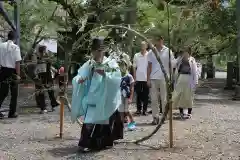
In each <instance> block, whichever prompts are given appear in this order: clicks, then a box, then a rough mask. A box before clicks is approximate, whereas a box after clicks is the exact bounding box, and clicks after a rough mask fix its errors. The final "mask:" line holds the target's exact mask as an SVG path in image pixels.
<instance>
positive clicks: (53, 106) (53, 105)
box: [52, 102, 60, 108]
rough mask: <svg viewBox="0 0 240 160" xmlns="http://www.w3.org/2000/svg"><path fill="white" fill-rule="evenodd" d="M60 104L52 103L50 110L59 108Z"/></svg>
mask: <svg viewBox="0 0 240 160" xmlns="http://www.w3.org/2000/svg"><path fill="white" fill-rule="evenodd" d="M59 105H60V104H59V103H58V102H56V103H53V104H52V108H55V107H57V106H59Z"/></svg>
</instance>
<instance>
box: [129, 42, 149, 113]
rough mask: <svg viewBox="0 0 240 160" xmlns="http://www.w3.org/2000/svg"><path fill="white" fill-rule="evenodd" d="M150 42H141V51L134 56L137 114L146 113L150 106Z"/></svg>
mask: <svg viewBox="0 0 240 160" xmlns="http://www.w3.org/2000/svg"><path fill="white" fill-rule="evenodd" d="M147 47H148V44H147V43H146V42H144V41H143V42H142V43H141V52H140V53H136V54H135V55H134V58H133V76H134V79H135V81H136V86H135V87H136V88H135V90H136V93H137V112H136V114H137V115H139V114H141V112H142V114H143V115H146V111H147V107H148V94H149V88H148V85H147V67H148V57H147V55H148V51H147Z"/></svg>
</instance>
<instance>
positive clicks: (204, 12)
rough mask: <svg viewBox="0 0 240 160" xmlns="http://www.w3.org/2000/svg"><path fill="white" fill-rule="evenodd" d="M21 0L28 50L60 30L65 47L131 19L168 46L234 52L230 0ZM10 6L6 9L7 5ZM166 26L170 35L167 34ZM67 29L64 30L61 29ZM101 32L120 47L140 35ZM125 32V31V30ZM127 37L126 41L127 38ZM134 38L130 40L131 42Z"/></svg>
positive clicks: (84, 50)
mask: <svg viewBox="0 0 240 160" xmlns="http://www.w3.org/2000/svg"><path fill="white" fill-rule="evenodd" d="M167 3H168V1H165V0H162V1H159V0H139V1H135V0H123V1H116V0H67V1H66V0H34V1H33V0H32V1H31V0H30V1H29V0H28V1H27V0H22V1H20V11H21V15H20V19H21V48H22V50H23V51H24V52H25V53H27V52H31V50H32V48H34V47H35V46H36V44H37V42H39V41H40V40H41V39H44V38H57V37H58V39H59V37H60V40H63V38H62V37H61V36H59V33H60V34H61V35H62V36H63V37H65V38H64V41H66V36H67V37H68V39H67V41H68V46H69V45H70V46H69V47H67V48H68V49H69V50H71V49H72V46H71V45H72V44H74V42H76V40H77V39H79V37H81V36H82V35H84V34H88V32H89V31H90V30H92V29H93V28H95V27H97V26H101V25H104V24H115V25H118V24H119V25H130V26H131V27H132V28H133V29H135V30H137V31H139V32H141V33H142V34H144V35H145V36H146V37H148V38H149V39H152V38H154V37H156V36H158V35H160V34H161V35H163V36H164V37H165V40H166V41H168V39H169V38H170V47H171V48H172V49H173V50H174V51H176V52H177V51H179V50H181V49H182V48H183V46H191V47H192V52H193V54H195V55H197V56H199V57H205V56H207V55H214V54H220V55H221V54H223V53H224V55H225V53H227V54H228V55H229V56H233V57H234V56H235V55H236V48H237V47H236V34H237V27H236V14H235V10H236V9H235V7H236V6H235V5H236V4H235V0H229V1H226V0H224V1H218V0H211V1H209V0H190V1H184V0H173V1H171V2H170V3H169V5H168V6H169V13H170V14H169V26H168V10H167ZM10 12H11V11H10ZM168 27H170V37H168ZM58 31H64V32H66V31H67V32H68V33H67V35H66V34H63V32H58ZM91 34H93V35H96V34H102V35H104V36H108V37H110V38H112V39H113V40H115V41H118V43H125V45H126V44H127V45H126V46H125V47H129V46H130V48H135V50H131V49H130V50H128V53H129V54H131V52H135V51H136V50H137V49H138V46H135V47H134V46H132V45H138V42H139V40H140V39H139V38H138V37H134V35H131V34H130V33H125V32H124V31H120V30H116V29H111V30H104V31H101V32H97V33H91ZM124 34H125V35H124ZM91 36H92V35H90V34H89V35H87V36H85V39H84V40H83V41H82V42H81V43H80V44H79V45H81V47H79V48H80V49H79V50H76V51H75V52H72V53H71V54H73V57H74V60H76V61H81V59H82V58H83V57H84V55H85V54H88V53H89V39H90V37H91ZM130 42H131V43H130ZM132 42H135V43H132Z"/></svg>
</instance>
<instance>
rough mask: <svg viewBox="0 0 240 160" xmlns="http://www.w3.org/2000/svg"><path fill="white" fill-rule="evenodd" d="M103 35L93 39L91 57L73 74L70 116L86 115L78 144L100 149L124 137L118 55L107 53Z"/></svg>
mask: <svg viewBox="0 0 240 160" xmlns="http://www.w3.org/2000/svg"><path fill="white" fill-rule="evenodd" d="M103 42H104V40H103V39H99V38H98V39H94V40H93V42H92V57H93V58H92V59H90V60H89V61H87V62H86V63H85V64H83V65H82V67H80V69H79V70H78V75H77V76H75V77H74V78H73V81H72V85H73V94H72V111H71V118H72V121H73V122H75V121H76V120H77V119H78V118H80V117H81V118H82V119H83V122H84V124H83V127H82V130H81V138H80V141H79V147H80V149H81V150H82V151H90V150H101V149H103V148H106V147H111V146H113V141H114V140H118V139H122V138H123V123H122V121H121V117H120V114H119V112H118V108H119V106H120V104H121V93H120V83H121V72H120V69H119V66H118V64H117V62H116V60H115V59H113V58H107V57H105V56H104V52H103V51H104V49H103Z"/></svg>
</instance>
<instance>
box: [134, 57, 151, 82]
mask: <svg viewBox="0 0 240 160" xmlns="http://www.w3.org/2000/svg"><path fill="white" fill-rule="evenodd" d="M133 67H135V68H136V81H147V67H148V52H147V53H145V55H142V54H141V53H136V54H135V55H134V58H133Z"/></svg>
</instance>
